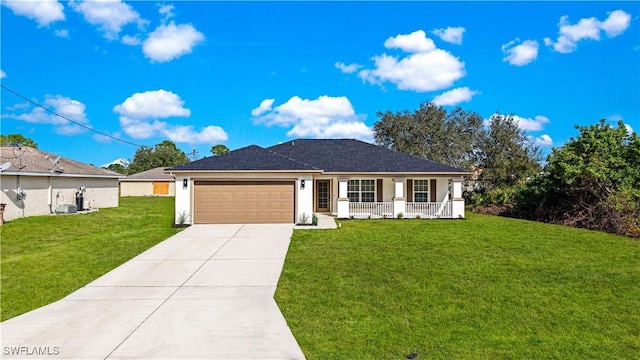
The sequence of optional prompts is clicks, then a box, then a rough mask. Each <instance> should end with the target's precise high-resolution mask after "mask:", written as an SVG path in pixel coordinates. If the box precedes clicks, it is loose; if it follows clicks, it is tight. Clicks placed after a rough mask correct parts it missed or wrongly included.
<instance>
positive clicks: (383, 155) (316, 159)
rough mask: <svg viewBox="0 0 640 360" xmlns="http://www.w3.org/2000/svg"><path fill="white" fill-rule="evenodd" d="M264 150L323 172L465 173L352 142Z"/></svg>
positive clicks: (299, 142)
mask: <svg viewBox="0 0 640 360" xmlns="http://www.w3.org/2000/svg"><path fill="white" fill-rule="evenodd" d="M267 149H268V150H271V151H274V152H276V153H278V154H281V155H284V156H288V157H292V158H297V159H304V161H305V162H307V163H309V164H313V166H316V167H318V168H321V169H323V170H324V171H325V172H354V173H368V172H380V173H387V172H388V173H394V172H397V173H405V172H437V173H457V172H460V173H466V172H467V171H466V170H463V169H459V168H456V167H453V166H448V165H444V164H440V163H437V162H435V161H431V160H427V159H423V158H419V157H417V156H413V155H409V154H405V153H401V152H398V151H394V150H390V149H387V148H385V147H382V146H378V145H373V144H369V143H366V142H363V141H360V140H353V139H304V140H293V141H289V142H286V143H283V144H279V145H275V146H272V147H270V148H267Z"/></svg>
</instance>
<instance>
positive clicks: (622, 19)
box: [600, 10, 631, 37]
mask: <svg viewBox="0 0 640 360" xmlns="http://www.w3.org/2000/svg"><path fill="white" fill-rule="evenodd" d="M630 23H631V15H629V14H627V13H626V12H624V11H622V10H615V11H612V12H610V13H609V16H608V17H607V19H606V20H605V21H603V22H602V23H601V24H600V28H601V29H602V30H604V32H605V33H606V34H607V36H608V37H616V36H618V35H620V34H622V33H623V32H625V30H627V28H628V27H629V25H630Z"/></svg>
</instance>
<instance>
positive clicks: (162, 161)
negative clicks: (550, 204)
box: [128, 140, 189, 174]
mask: <svg viewBox="0 0 640 360" xmlns="http://www.w3.org/2000/svg"><path fill="white" fill-rule="evenodd" d="M188 162H189V158H188V157H187V154H185V153H184V151H182V150H180V149H178V147H177V146H176V144H174V143H173V142H171V141H169V140H165V141H163V142H161V143H159V144H157V145H155V146H154V147H149V146H141V147H139V148H138V150H136V153H135V155H134V156H133V160H131V164H129V168H128V173H129V174H136V173H139V172H142V171H146V170H150V169H154V168H157V167H161V166H164V167H171V166H176V165H180V164H185V163H188Z"/></svg>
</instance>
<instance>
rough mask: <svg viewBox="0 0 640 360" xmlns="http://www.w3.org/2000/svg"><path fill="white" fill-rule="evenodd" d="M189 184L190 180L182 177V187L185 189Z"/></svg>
mask: <svg viewBox="0 0 640 360" xmlns="http://www.w3.org/2000/svg"><path fill="white" fill-rule="evenodd" d="M188 185H189V180H187V179H182V188H183V189H186V188H187V186H188Z"/></svg>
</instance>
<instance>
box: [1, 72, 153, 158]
mask: <svg viewBox="0 0 640 360" xmlns="http://www.w3.org/2000/svg"><path fill="white" fill-rule="evenodd" d="M0 87H2V88H3V89H4V90H7V91H8V92H10V93H12V94H14V95H15V96H17V97H19V98H21V99H23V100H26V101H28V102H29V103H31V104H32V105H34V106H37V107H39V108H42V109H44V110H45V111H47V112H50V113H51V114H53V115H55V116H57V117H59V118H62V119H65V120H67V121H68V122H71V123H74V124H76V125H78V126H80V127H82V128H85V129H87V130H90V131H93V132H95V133H98V134H100V135H102V136H106V137H108V138H111V139H113V140H117V141H120V142H123V143H125V144H129V145H133V146H136V147H142V145H138V144H135V143H132V142H130V141H127V140H123V139H119V138H117V137H115V136H111V135H109V134H107V133H103V132H102V131H98V130H96V129H93V128H91V127H89V126H86V125H83V124H81V123H79V122H77V121H73V120H71V119H69V118H68V117H66V116H63V115H60V114H58V113H57V112H55V111H53V110H50V109H47V108H46V107H44V106H43V105H40V104H38V103H37V102H35V101H33V100H31V99H29V98H28V97H26V96H24V95H22V94H20V93H18V92H17V91H15V90H11V89H9V88H8V87H6V86H4V85H2V84H0Z"/></svg>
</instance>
